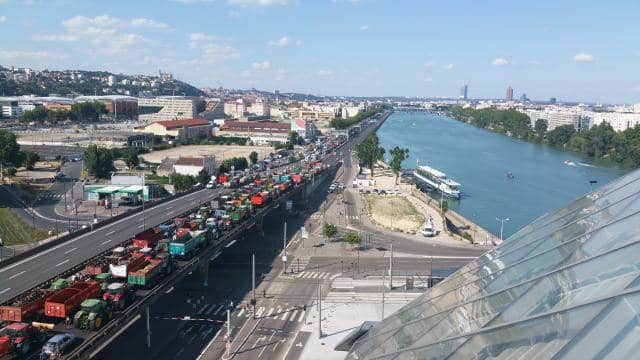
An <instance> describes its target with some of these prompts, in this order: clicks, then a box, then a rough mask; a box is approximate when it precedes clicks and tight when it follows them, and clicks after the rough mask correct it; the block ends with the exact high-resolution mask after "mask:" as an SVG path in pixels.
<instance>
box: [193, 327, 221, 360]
mask: <svg viewBox="0 0 640 360" xmlns="http://www.w3.org/2000/svg"><path fill="white" fill-rule="evenodd" d="M221 332H222V329H219V330H218V332H216V334H215V335H214V336H213V339H211V341H209V343H208V344H207V346H205V348H204V350H202V352H201V353H200V355H198V358H197V359H196V360H200V359H202V358H203V356H204V354H205V353H206V352H207V350H209V348H210V347H211V345H212V344H213V343H214V341H216V338H217V337H218V335H220V333H221Z"/></svg>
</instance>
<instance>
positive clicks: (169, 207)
mask: <svg viewBox="0 0 640 360" xmlns="http://www.w3.org/2000/svg"><path fill="white" fill-rule="evenodd" d="M164 209H165V210H171V209H173V206H168V207H166V208H164Z"/></svg>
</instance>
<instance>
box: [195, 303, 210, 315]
mask: <svg viewBox="0 0 640 360" xmlns="http://www.w3.org/2000/svg"><path fill="white" fill-rule="evenodd" d="M208 307H209V304H206V305H205V306H203V307H202V309H200V310H199V311H198V315H200V314H202V313H203V312H204V311H205V310H206V309H207V308H208Z"/></svg>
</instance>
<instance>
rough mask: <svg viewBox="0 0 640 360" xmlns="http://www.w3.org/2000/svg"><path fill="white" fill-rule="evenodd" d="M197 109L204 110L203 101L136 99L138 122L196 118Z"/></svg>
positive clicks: (174, 97)
mask: <svg viewBox="0 0 640 360" xmlns="http://www.w3.org/2000/svg"><path fill="white" fill-rule="evenodd" d="M201 103H202V104H201ZM200 105H202V106H200ZM199 107H202V108H203V110H204V100H202V99H198V98H192V97H186V96H163V97H157V98H140V99H138V113H139V116H138V120H139V121H140V122H153V121H160V120H170V119H193V118H195V117H197V115H198V112H199V111H198V109H199Z"/></svg>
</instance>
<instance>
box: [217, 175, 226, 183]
mask: <svg viewBox="0 0 640 360" xmlns="http://www.w3.org/2000/svg"><path fill="white" fill-rule="evenodd" d="M216 181H218V184H224V183H226V182H228V181H229V175H226V174H224V175H218V178H216Z"/></svg>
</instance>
